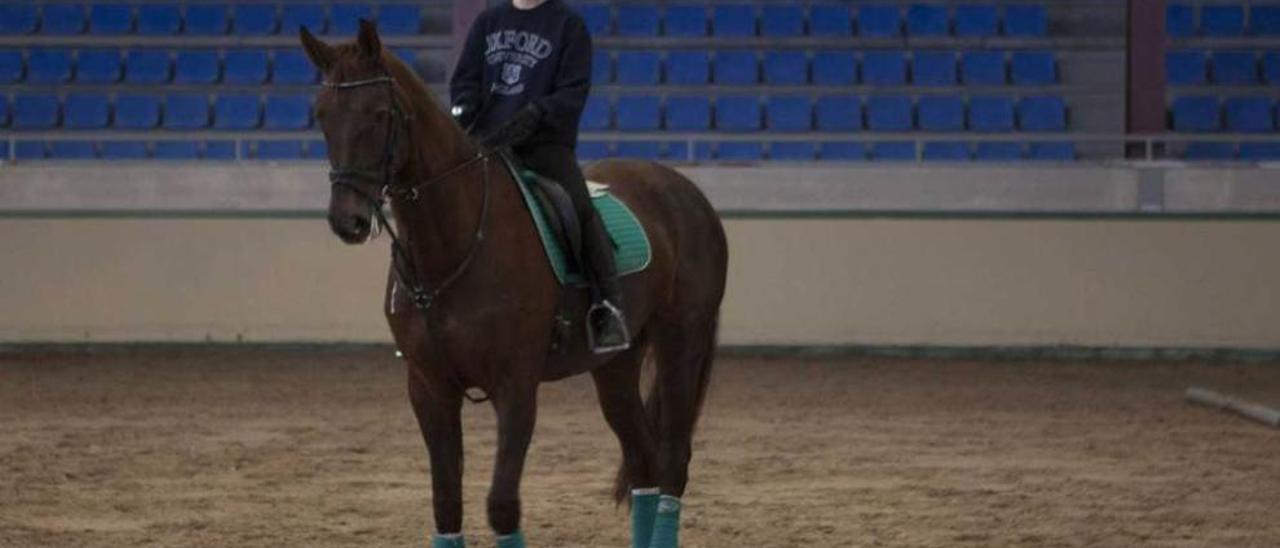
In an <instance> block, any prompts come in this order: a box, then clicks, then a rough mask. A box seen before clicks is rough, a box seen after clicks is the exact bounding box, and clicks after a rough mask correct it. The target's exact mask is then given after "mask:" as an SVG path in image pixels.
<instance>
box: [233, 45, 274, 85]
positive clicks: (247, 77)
mask: <svg viewBox="0 0 1280 548" xmlns="http://www.w3.org/2000/svg"><path fill="white" fill-rule="evenodd" d="M222 63H223V81H224V82H226V83H228V84H232V85H255V86H256V85H259V84H261V83H263V82H266V81H267V52H266V50H260V49H246V50H232V51H228V52H227V54H226V56H225V57H223V59H222Z"/></svg>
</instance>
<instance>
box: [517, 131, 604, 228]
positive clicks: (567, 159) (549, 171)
mask: <svg viewBox="0 0 1280 548" xmlns="http://www.w3.org/2000/svg"><path fill="white" fill-rule="evenodd" d="M514 152H515V153H516V155H517V156H519V157H520V160H522V161H523V162H524V164H525V166H527V167H528V168H529V169H532V170H533V171H535V172H537V173H539V174H542V175H544V176H546V177H550V178H551V179H554V180H555V181H556V182H558V183H560V186H562V187H564V190H565V192H568V193H569V199H571V200H573V209H574V210H576V211H577V212H578V219H579V220H580V221H581V222H582V224H583V227H582V228H583V230H584V232H585V231H586V229H587V228H588V227H587V226H586V225H587V223H594V222H595V208H593V207H591V195H590V193H589V192H588V191H587V180H586V178H584V177H583V176H582V169H581V168H579V167H578V157H577V155H576V154H574V153H573V149H572V148H569V147H567V146H564V145H557V144H552V143H541V144H536V145H532V146H529V147H520V148H517V149H515V150H514Z"/></svg>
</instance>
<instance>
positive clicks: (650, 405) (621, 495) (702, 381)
mask: <svg viewBox="0 0 1280 548" xmlns="http://www.w3.org/2000/svg"><path fill="white" fill-rule="evenodd" d="M719 327H720V318H719V315H718V314H717V315H713V316H712V317H711V321H710V322H709V323H708V324H707V325H706V328H707V330H708V331H707V333H705V334H704V335H703V337H702V339H703V340H702V341H701V342H702V343H703V344H704V345H705V346H704V347H703V348H700V349H699V352H697V355H698V359H697V360H696V361H695V362H693V363H692V364H690V365H693V366H695V367H697V368H698V371H697V375H698V385H697V392H696V396H695V399H694V406H693V417H691V418H690V427H691V430H690V431H691V432H692V428H693V427H696V426H697V424H698V417H699V416H700V415H702V404H703V402H704V401H706V399H707V387H709V386H710V385H711V364H712V362H713V361H715V355H716V335H717V334H718V332H719V330H720V329H719ZM669 365H670V364H669ZM644 410H645V415H646V418H647V421H646V422H647V423H648V426H649V433H650V435H651V436H653V438H654V439H655V440H656V439H658V437H659V435H660V432H661V427H662V398H660V397H658V381H657V379H656V378H655V379H654V382H653V383H652V385H651V386H650V387H649V395H648V396H646V397H645V399H644ZM630 491H631V482H630V481H628V479H627V468H626V465H625V464H623V465H622V466H619V467H618V474H617V476H615V477H614V480H613V500H614V501H616V502H617V503H618V504H621V503H622V502H623V501H625V500H628V496H627V495H629V494H630Z"/></svg>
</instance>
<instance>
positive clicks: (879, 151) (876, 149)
mask: <svg viewBox="0 0 1280 548" xmlns="http://www.w3.org/2000/svg"><path fill="white" fill-rule="evenodd" d="M871 159H872V160H878V161H888V162H910V161H912V160H915V159H916V144H915V143H911V142H901V141H885V142H879V143H871Z"/></svg>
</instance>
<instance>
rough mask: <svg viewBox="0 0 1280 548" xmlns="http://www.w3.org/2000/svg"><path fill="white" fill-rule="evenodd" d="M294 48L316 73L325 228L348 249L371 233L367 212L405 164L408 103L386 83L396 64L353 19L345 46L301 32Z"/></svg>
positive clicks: (367, 26) (365, 25) (369, 27)
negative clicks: (325, 157) (325, 170)
mask: <svg viewBox="0 0 1280 548" xmlns="http://www.w3.org/2000/svg"><path fill="white" fill-rule="evenodd" d="M299 34H300V36H301V39H302V46H303V48H304V49H306V52H307V55H308V56H309V57H311V61H312V62H313V63H315V65H316V67H318V68H319V69H320V73H321V74H323V75H324V84H323V87H322V88H321V90H320V92H319V93H318V94H316V98H315V116H316V120H317V121H318V122H319V124H320V128H321V129H322V130H323V131H324V140H325V143H326V144H327V145H328V149H329V164H330V166H331V168H332V170H331V171H330V172H329V180H330V182H331V183H332V188H331V193H330V199H329V227H330V228H331V229H333V232H334V234H337V235H338V237H339V238H341V239H342V241H344V242H346V243H349V244H356V243H363V242H366V241H368V240H370V239H372V237H373V236H374V235H376V232H377V228H378V225H377V224H376V223H377V221H376V219H374V215H375V208H381V207H382V201H383V199H384V198H385V196H386V192H387V190H388V187H389V185H391V184H392V183H393V181H394V180H395V179H396V175H397V174H399V173H401V172H402V171H403V170H404V169H405V168H406V166H407V164H408V162H409V161H410V160H409V159H410V155H411V154H412V140H411V139H410V135H409V131H410V127H409V124H410V120H411V113H412V111H411V110H410V108H411V107H410V104H409V102H408V99H407V97H406V96H405V94H404V92H403V90H402V89H401V88H400V86H398V85H397V82H396V80H395V79H394V78H393V77H392V74H393V73H392V71H391V70H390V65H391V64H392V63H399V61H397V60H394V59H393V58H392V56H390V55H387V54H386V53H385V52H384V51H383V49H382V42H381V40H380V39H379V38H378V31H377V29H376V28H375V27H374V25H373V24H372V23H370V22H368V21H364V20H361V21H360V35H359V37H357V38H356V41H355V42H353V43H347V44H340V45H336V46H331V45H329V44H326V43H324V42H321V41H320V40H318V39H316V38H315V37H314V36H312V35H311V33H310V32H308V31H307V29H306V27H302V29H301V31H300V33H299Z"/></svg>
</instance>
